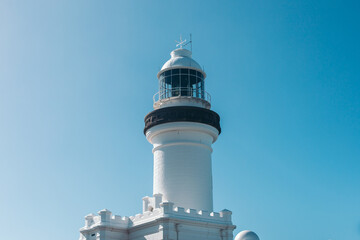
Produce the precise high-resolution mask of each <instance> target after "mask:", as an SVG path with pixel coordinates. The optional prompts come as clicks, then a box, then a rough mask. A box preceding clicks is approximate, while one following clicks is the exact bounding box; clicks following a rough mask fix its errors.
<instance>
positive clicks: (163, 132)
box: [80, 47, 258, 240]
mask: <svg viewBox="0 0 360 240" xmlns="http://www.w3.org/2000/svg"><path fill="white" fill-rule="evenodd" d="M170 55H171V58H170V59H169V60H168V61H167V62H166V63H165V64H164V65H163V67H162V68H161V70H160V72H159V73H158V74H157V78H158V81H159V92H158V93H156V94H155V96H154V110H153V111H152V112H150V113H149V114H147V115H146V117H145V128H144V134H145V136H146V139H147V140H148V141H149V142H150V143H151V144H152V145H153V154H154V179H153V196H151V197H148V196H147V197H144V198H143V212H142V213H141V214H137V215H135V216H131V217H121V216H118V215H113V214H112V213H111V212H110V211H109V210H107V209H104V210H101V211H99V212H98V215H93V214H89V215H87V216H86V217H85V226H84V227H83V228H81V229H80V240H144V239H147V240H202V239H204V240H205V239H206V240H233V230H234V229H235V226H234V225H233V224H232V221H231V214H232V213H231V211H229V210H226V209H224V210H222V211H220V212H214V211H213V192H212V189H213V187H212V181H213V180H212V166H211V154H212V151H213V149H212V144H213V143H214V142H215V141H216V140H217V138H218V136H219V134H220V133H221V128H220V117H219V115H218V114H217V113H215V112H214V111H212V110H210V107H211V101H210V99H211V98H210V95H209V94H208V93H207V92H206V91H205V78H206V73H205V72H204V71H203V70H202V69H201V67H200V65H199V64H198V63H197V62H196V61H195V60H194V59H192V53H191V51H189V50H187V49H183V48H181V47H180V48H178V49H176V50H174V51H172V52H171V54H170ZM236 240H258V237H257V235H256V234H255V233H253V232H250V231H243V232H241V233H240V234H238V235H237V237H236Z"/></svg>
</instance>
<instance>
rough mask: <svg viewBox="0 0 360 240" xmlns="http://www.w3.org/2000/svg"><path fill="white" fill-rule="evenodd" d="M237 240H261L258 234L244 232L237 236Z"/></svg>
mask: <svg viewBox="0 0 360 240" xmlns="http://www.w3.org/2000/svg"><path fill="white" fill-rule="evenodd" d="M235 240H260V238H259V237H258V235H256V233H254V232H252V231H249V230H244V231H241V232H239V233H238V234H237V235H236V237H235Z"/></svg>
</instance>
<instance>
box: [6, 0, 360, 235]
mask: <svg viewBox="0 0 360 240" xmlns="http://www.w3.org/2000/svg"><path fill="white" fill-rule="evenodd" d="M359 10H360V2H359V1H308V0H304V1H300V0H299V1H297V0H296V1H276V0H274V1H266V2H264V1H206V2H205V1H181V2H179V1H93V0H91V1H85V0H79V1H67V0H66V1H55V0H46V1H45V0H44V1H40V0H38V1H17V0H11V1H10V0H2V1H0V36H1V37H0V169H1V170H2V171H1V174H0V190H1V197H0V212H1V216H2V217H1V218H0V226H1V229H2V231H1V233H2V237H3V238H4V239H13V240H20V239H25V238H26V239H48V238H49V236H51V239H52V240H57V239H59V240H60V239H77V238H78V235H79V233H78V229H79V228H80V227H82V226H83V224H84V218H83V217H84V216H85V215H86V214H88V213H90V212H93V213H95V212H97V211H98V210H100V209H103V208H108V209H110V210H112V211H113V212H114V213H115V214H119V215H122V216H124V215H127V216H129V215H134V214H136V213H139V212H140V211H141V206H142V203H141V198H142V197H143V196H145V195H151V194H152V153H151V149H152V146H151V145H150V144H149V143H148V142H147V141H146V139H145V137H144V135H143V132H142V130H143V126H144V123H143V118H144V116H145V115H146V114H147V113H148V112H150V111H151V110H152V96H153V94H155V93H156V91H157V88H158V86H157V79H156V74H157V72H158V71H159V69H160V67H161V66H162V64H163V63H164V62H165V61H166V60H167V59H168V58H169V57H170V56H169V53H170V51H171V50H173V49H174V48H175V42H174V41H175V40H178V38H179V35H180V34H182V35H183V36H186V35H188V34H189V33H192V36H193V57H194V58H195V59H196V60H197V61H198V62H199V63H200V64H201V65H202V66H204V68H205V71H206V73H207V76H208V77H207V79H206V90H207V91H208V92H209V93H210V94H211V95H212V109H213V110H214V111H216V112H218V113H219V114H220V116H221V124H222V130H223V132H222V134H221V135H220V137H219V139H218V141H217V142H216V143H215V144H214V153H213V178H214V204H215V206H214V208H215V210H216V211H220V210H222V209H224V208H227V209H230V210H232V211H233V222H234V224H236V225H237V229H236V230H235V233H237V232H239V231H240V230H244V229H251V230H254V231H256V232H257V233H258V234H259V236H260V238H261V239H268V240H275V239H276V240H287V239H292V240H303V239H317V240H330V239H331V240H342V239H349V240H350V239H351V240H353V239H360V161H359V160H360V110H359V109H360V59H359V56H360V47H359V42H360V34H359V32H360V31H359V30H360V24H359V23H360V15H359Z"/></svg>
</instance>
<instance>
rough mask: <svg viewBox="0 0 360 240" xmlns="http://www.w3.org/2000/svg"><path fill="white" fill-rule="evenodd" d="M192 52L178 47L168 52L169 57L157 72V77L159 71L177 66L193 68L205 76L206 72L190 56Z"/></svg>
mask: <svg viewBox="0 0 360 240" xmlns="http://www.w3.org/2000/svg"><path fill="white" fill-rule="evenodd" d="M191 55H192V52H191V51H189V50H187V49H184V48H178V49H175V50H174V51H172V52H171V53H170V56H171V58H170V59H169V60H168V61H167V62H166V63H165V64H164V65H163V66H162V68H161V70H160V72H159V73H158V77H159V76H160V74H161V73H163V72H164V71H166V70H168V69H172V68H178V67H186V68H190V69H195V70H198V71H200V72H201V73H202V74H204V77H206V74H205V73H204V72H203V70H202V69H201V66H200V65H199V64H198V63H197V62H196V61H195V60H194V59H192V58H191Z"/></svg>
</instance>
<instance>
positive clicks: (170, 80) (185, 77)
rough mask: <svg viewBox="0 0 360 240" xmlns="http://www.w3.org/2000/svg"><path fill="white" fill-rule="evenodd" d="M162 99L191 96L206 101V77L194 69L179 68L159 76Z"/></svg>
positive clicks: (160, 96)
mask: <svg viewBox="0 0 360 240" xmlns="http://www.w3.org/2000/svg"><path fill="white" fill-rule="evenodd" d="M159 87H160V93H159V94H160V95H159V98H160V99H164V98H170V97H177V96H189V97H196V98H201V99H205V85H204V75H203V74H202V73H201V72H199V71H196V70H193V69H186V68H178V69H172V70H168V71H165V72H163V73H162V74H160V76H159Z"/></svg>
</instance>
